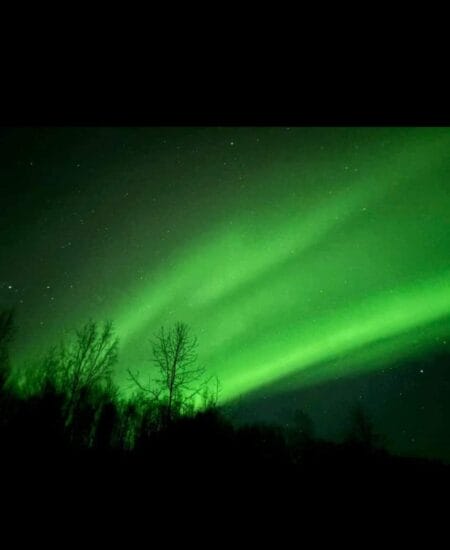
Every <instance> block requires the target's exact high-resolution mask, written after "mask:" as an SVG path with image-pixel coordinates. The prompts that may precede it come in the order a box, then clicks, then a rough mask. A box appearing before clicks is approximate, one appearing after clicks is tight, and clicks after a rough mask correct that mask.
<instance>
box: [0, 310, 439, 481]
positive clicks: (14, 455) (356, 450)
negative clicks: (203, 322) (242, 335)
mask: <svg viewBox="0 0 450 550" xmlns="http://www.w3.org/2000/svg"><path fill="white" fill-rule="evenodd" d="M15 334H16V327H15V325H14V315H13V312H12V311H10V310H5V311H2V312H1V313H0V444H1V460H2V471H3V472H13V473H14V475H13V478H14V479H15V480H16V481H17V476H18V472H20V476H21V477H22V478H24V477H25V478H26V479H28V481H30V480H33V479H34V480H36V479H41V480H42V479H44V478H45V479H46V480H47V481H46V482H45V483H48V482H49V480H50V479H51V480H52V482H53V483H57V481H56V480H60V481H61V483H63V485H64V487H65V489H67V486H68V484H69V485H70V486H71V487H72V489H74V490H75V489H76V486H77V484H78V483H80V482H82V483H83V484H86V482H88V483H92V484H94V485H95V484H99V483H100V485H101V486H102V487H103V488H105V487H107V486H108V487H110V486H111V483H113V485H114V487H115V488H116V489H118V488H121V490H129V489H130V488H131V487H135V488H136V487H142V486H147V487H148V486H154V485H157V484H164V483H167V481H168V480H169V481H170V483H186V482H187V481H189V480H191V481H193V480H196V479H199V478H202V477H203V478H204V479H206V480H209V482H211V484H212V485H211V487H212V488H213V487H218V486H219V485H220V486H221V487H222V488H223V486H224V485H226V480H232V479H233V478H236V477H238V478H239V479H241V480H242V479H243V480H245V482H246V483H254V484H255V487H256V486H259V484H260V483H261V480H264V484H265V487H267V486H268V484H272V487H275V486H280V484H281V485H282V486H284V487H289V488H290V489H292V490H297V489H298V488H299V487H302V488H303V489H304V488H305V486H306V485H309V486H311V485H314V484H316V483H318V482H320V483H323V482H324V480H328V481H329V482H336V481H337V482H344V480H345V483H349V482H350V481H351V480H353V481H356V482H357V483H359V481H360V480H361V479H364V480H365V482H367V480H369V481H370V483H373V482H375V481H376V480H378V479H385V478H386V476H388V477H389V478H391V479H396V480H398V479H399V478H404V479H405V480H407V479H410V478H411V477H414V478H415V480H416V481H417V478H418V474H425V476H426V477H427V478H428V477H430V476H443V475H447V473H448V468H447V467H446V466H445V465H443V464H440V463H439V462H434V461H429V460H419V459H407V458H400V457H396V456H392V455H391V454H390V453H388V452H387V450H386V449H385V448H384V446H383V438H382V437H381V436H380V435H379V434H378V433H377V432H376V430H375V428H374V426H373V424H372V422H371V420H370V418H369V417H368V415H367V413H366V412H365V411H364V409H363V408H362V407H361V406H356V407H355V408H354V409H353V410H352V411H351V412H350V419H351V422H350V428H349V430H348V433H347V436H346V437H345V438H344V440H343V441H342V442H340V443H335V442H330V441H324V440H321V439H320V438H318V437H316V436H315V433H314V426H313V423H312V420H311V418H310V417H309V416H308V415H307V414H305V413H304V412H303V411H301V410H298V411H293V415H292V422H290V423H289V426H288V427H286V426H285V427H280V426H273V425H263V424H257V425H244V426H238V425H236V424H235V423H233V422H232V421H231V419H230V418H229V416H228V415H227V414H226V411H224V409H223V408H222V407H220V405H219V401H220V381H219V380H217V379H215V378H211V377H208V376H207V373H206V370H205V369H204V368H202V367H199V366H198V364H197V352H196V350H197V340H196V339H195V338H194V337H193V336H192V335H191V334H190V331H189V327H187V326H186V325H184V324H182V323H178V324H176V325H175V326H174V327H173V328H171V329H169V330H166V329H161V331H160V333H159V334H158V335H157V337H156V338H155V340H154V341H153V343H152V346H151V350H152V357H153V362H154V365H153V366H151V368H150V370H149V373H150V375H148V373H147V374H146V375H145V376H144V375H143V374H142V373H139V372H133V371H132V370H131V369H130V370H129V371H128V375H129V380H130V383H131V384H133V388H134V389H133V391H132V392H131V393H130V394H129V395H123V393H122V392H121V391H119V388H118V387H117V386H116V384H115V383H114V382H113V378H112V375H113V370H114V365H115V363H116V362H117V357H118V340H117V338H116V336H115V334H114V329H113V326H112V324H111V323H103V324H98V323H96V322H94V321H90V322H88V323H86V324H85V325H84V326H83V327H81V328H80V329H79V330H77V331H75V333H74V334H73V335H72V337H71V338H69V339H68V340H66V341H65V342H63V343H61V344H60V345H59V346H56V347H54V348H52V349H50V350H49V352H48V353H47V354H46V355H45V356H44V357H42V358H40V359H36V360H34V361H33V362H31V363H30V364H27V365H26V366H25V367H23V368H20V369H19V368H13V365H12V361H11V357H10V349H11V343H12V341H13V338H14V336H15ZM152 373H155V377H154V376H153V374H152ZM43 472H45V475H44V474H43ZM211 490H214V489H211Z"/></svg>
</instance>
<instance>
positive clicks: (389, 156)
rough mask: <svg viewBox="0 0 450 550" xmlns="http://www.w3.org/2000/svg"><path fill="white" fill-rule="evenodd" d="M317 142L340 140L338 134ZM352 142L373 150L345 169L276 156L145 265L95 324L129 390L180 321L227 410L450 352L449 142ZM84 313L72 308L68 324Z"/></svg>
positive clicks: (327, 160)
mask: <svg viewBox="0 0 450 550" xmlns="http://www.w3.org/2000/svg"><path fill="white" fill-rule="evenodd" d="M205 131H206V130H205ZM258 131H259V133H260V134H264V132H265V131H266V130H265V129H258ZM302 131H303V130H302V129H301V128H298V129H291V132H298V133H299V135H301V133H302ZM318 131H319V130H318ZM346 131H347V132H351V131H352V130H351V129H347V130H346ZM239 132H245V129H236V130H235V135H236V136H237V137H236V142H237V143H239ZM320 132H322V133H323V134H325V133H328V134H329V135H331V136H333V134H336V139H337V140H339V135H340V133H342V132H343V130H338V129H320ZM355 132H356V134H357V135H358V136H359V137H361V135H366V136H370V138H371V139H368V140H367V143H366V144H363V145H362V146H361V147H360V149H359V150H358V151H357V152H356V151H354V150H352V153H351V154H348V155H347V158H348V160H346V161H342V160H341V159H340V158H339V155H338V154H335V155H333V154H329V155H328V156H327V155H326V154H325V153H324V154H323V155H322V156H320V155H317V156H316V157H311V158H310V159H307V160H306V161H305V159H304V158H302V160H301V162H300V161H299V160H298V159H296V158H295V156H293V157H289V158H287V159H285V158H278V157H277V154H276V151H275V152H274V153H273V158H272V159H271V161H270V162H266V163H265V165H264V168H261V169H260V170H258V169H257V168H255V169H254V170H253V172H251V174H250V176H249V177H248V178H247V180H248V181H247V184H246V185H247V187H246V188H244V189H243V190H242V194H241V195H239V196H234V197H228V198H227V202H226V204H224V205H223V207H222V208H220V207H219V206H217V205H215V206H214V207H213V210H214V213H213V215H211V216H210V217H209V218H208V215H207V214H206V215H205V216H206V217H207V224H206V226H205V225H202V226H201V228H198V229H197V230H193V231H191V230H190V229H186V232H185V233H186V234H185V235H184V236H183V237H182V239H181V240H182V245H180V246H177V247H176V248H175V249H173V250H171V251H169V253H168V256H167V259H166V261H165V262H164V263H163V262H161V263H160V264H159V265H158V264H155V263H154V262H153V261H152V262H151V263H149V264H148V269H147V272H146V277H145V279H144V281H141V280H139V282H136V281H134V282H133V281H131V280H130V282H129V284H127V285H126V287H127V291H126V292H125V293H123V295H122V296H121V297H117V296H116V297H115V299H114V303H113V304H109V305H108V307H101V308H96V309H95V311H93V312H92V313H93V314H95V317H96V318H101V316H108V317H110V318H112V319H113V320H114V321H115V324H116V327H117V330H118V334H119V336H120V339H121V363H120V365H119V369H118V378H119V380H121V381H122V382H123V383H124V387H126V384H125V368H126V367H127V366H130V365H131V367H132V368H133V369H136V370H140V371H141V372H142V374H147V373H148V372H149V371H148V368H149V366H150V349H149V348H150V346H149V338H150V337H151V336H152V335H153V334H154V333H155V332H156V330H157V329H158V328H159V326H161V325H162V324H164V325H169V324H171V323H173V322H175V321H176V320H182V321H184V322H186V323H188V324H189V325H190V326H191V327H192V331H193V332H194V333H195V334H196V335H197V336H198V339H199V359H200V361H201V363H202V364H204V365H205V366H206V367H207V369H208V371H209V372H210V373H211V374H217V375H218V376H219V378H220V380H221V382H222V387H223V393H222V400H223V401H224V402H225V401H227V400H231V399H234V398H236V397H238V396H239V395H241V394H245V393H247V392H250V391H253V390H256V389H258V388H261V387H262V386H264V385H269V384H274V383H277V382H280V381H282V380H286V381H288V384H296V385H300V386H301V385H302V384H315V383H318V382H320V381H322V380H328V379H333V378H334V377H337V376H342V375H354V374H358V373H361V372H363V371H365V370H367V369H371V368H378V367H379V366H380V365H385V364H387V363H389V362H392V361H393V360H394V359H397V358H401V357H404V356H407V355H411V354H412V355H416V354H419V353H421V352H423V351H424V350H427V349H429V348H430V347H432V346H434V345H436V342H442V341H445V338H446V337H448V336H449V327H450V322H449V319H450V130H448V129H439V128H434V129H433V128H431V129H429V128H426V129H414V128H410V129H370V128H366V129H359V130H357V131H356V130H355ZM371 140H372V141H371ZM193 177H195V175H193ZM203 177H205V176H203ZM252 182H254V185H253V187H252ZM249 188H250V189H252V192H251V193H250V192H248V189H249ZM168 215H169V214H168ZM178 215H180V214H179V213H178ZM142 223H144V221H143V220H142ZM149 238H151V237H149ZM119 240H120V238H119ZM121 244H123V243H121ZM125 254H126V253H125ZM115 261H117V258H116V260H114V259H109V258H108V262H109V263H107V265H108V266H109V269H110V270H111V271H112V272H113V271H114V262H115ZM97 262H98V260H97ZM90 272H95V267H94V264H93V265H89V264H88V265H87V266H86V273H90ZM85 313H86V312H85V310H84V309H82V307H81V305H80V306H79V307H78V308H77V306H76V304H73V313H72V319H74V320H76V319H77V317H79V318H81V317H82V315H84V314H85Z"/></svg>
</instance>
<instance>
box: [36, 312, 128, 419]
mask: <svg viewBox="0 0 450 550" xmlns="http://www.w3.org/2000/svg"><path fill="white" fill-rule="evenodd" d="M117 348H118V339H117V338H116V337H115V336H114V330H113V325H112V323H111V322H105V323H104V324H103V326H101V327H99V326H98V324H97V323H96V322H94V321H89V322H88V323H86V324H85V325H84V326H83V327H82V328H81V329H80V330H77V331H76V332H75V338H74V339H73V340H72V341H70V342H69V343H68V344H67V343H62V344H61V345H60V346H59V348H57V349H53V350H51V352H50V353H49V355H48V356H47V357H46V359H45V360H44V369H45V371H46V372H45V376H46V379H49V380H52V382H53V384H54V386H55V387H56V388H57V389H58V390H60V391H62V392H64V393H65V395H66V397H67V423H70V422H71V420H72V416H73V414H74V412H75V409H76V408H77V405H78V402H79V400H80V398H81V396H82V395H83V394H84V395H86V394H87V393H89V392H90V391H92V390H93V389H94V388H99V387H101V386H103V387H105V388H107V387H109V386H110V384H111V375H112V368H113V366H114V364H115V363H116V361H117Z"/></svg>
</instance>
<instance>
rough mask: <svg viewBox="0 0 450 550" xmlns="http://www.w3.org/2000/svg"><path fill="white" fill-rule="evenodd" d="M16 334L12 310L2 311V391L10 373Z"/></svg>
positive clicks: (0, 386) (0, 330)
mask: <svg viewBox="0 0 450 550" xmlns="http://www.w3.org/2000/svg"><path fill="white" fill-rule="evenodd" d="M14 333H15V328H14V312H13V310H12V309H6V310H3V311H0V389H1V388H3V386H4V384H5V382H6V379H7V377H8V371H9V346H10V344H11V342H12V340H13V337H14Z"/></svg>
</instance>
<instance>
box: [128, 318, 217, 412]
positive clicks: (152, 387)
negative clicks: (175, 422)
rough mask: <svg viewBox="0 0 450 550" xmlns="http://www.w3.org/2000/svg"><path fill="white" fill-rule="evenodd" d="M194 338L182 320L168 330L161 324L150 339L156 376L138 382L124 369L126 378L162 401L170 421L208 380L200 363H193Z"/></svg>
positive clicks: (137, 375)
mask: <svg viewBox="0 0 450 550" xmlns="http://www.w3.org/2000/svg"><path fill="white" fill-rule="evenodd" d="M197 347H198V343H197V338H195V337H194V336H192V335H191V334H190V331H189V328H188V326H187V325H186V324H184V323H177V324H175V326H174V327H173V328H171V329H169V330H166V329H165V328H164V327H162V328H161V329H160V332H159V334H158V336H157V337H156V339H155V340H154V341H153V345H152V351H153V361H154V363H155V364H156V367H157V369H158V371H159V375H160V377H159V378H157V379H153V380H151V379H150V380H149V383H148V385H147V386H146V385H143V384H141V382H140V380H139V374H138V373H137V374H133V373H132V372H131V371H130V370H128V374H129V377H130V380H131V381H132V382H133V383H134V384H136V385H137V386H138V388H139V389H141V390H142V391H144V392H147V393H148V394H150V395H152V397H153V398H155V399H156V400H160V399H161V398H162V399H164V401H165V403H166V420H167V421H169V422H170V421H171V420H172V418H173V415H174V413H175V412H179V411H180V410H181V409H182V408H183V407H185V406H187V405H188V404H189V403H191V402H192V399H193V398H194V397H195V396H196V395H198V394H200V392H201V391H202V390H203V389H204V388H205V385H206V384H208V382H209V380H205V379H204V376H205V369H204V367H198V366H196V363H197Z"/></svg>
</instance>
